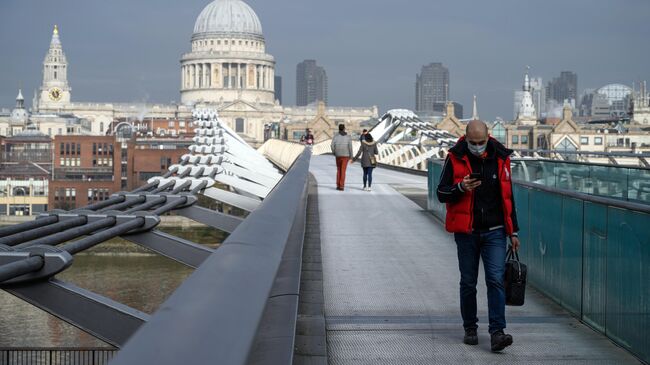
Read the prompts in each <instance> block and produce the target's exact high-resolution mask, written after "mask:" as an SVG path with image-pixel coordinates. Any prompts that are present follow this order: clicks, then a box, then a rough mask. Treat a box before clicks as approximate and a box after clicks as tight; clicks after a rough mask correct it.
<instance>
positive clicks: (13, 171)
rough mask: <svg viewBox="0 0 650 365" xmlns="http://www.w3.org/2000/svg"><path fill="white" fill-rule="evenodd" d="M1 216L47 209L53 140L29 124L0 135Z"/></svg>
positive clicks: (36, 212)
mask: <svg viewBox="0 0 650 365" xmlns="http://www.w3.org/2000/svg"><path fill="white" fill-rule="evenodd" d="M0 147H1V151H0V158H1V160H0V216H23V215H34V214H39V213H43V212H45V211H47V210H48V201H47V193H48V186H49V182H48V179H49V177H50V173H51V169H52V140H51V139H50V138H49V137H48V136H46V135H44V134H43V133H40V132H39V131H38V130H36V128H35V126H33V125H28V127H27V129H25V130H23V131H20V132H17V133H16V134H15V135H13V136H11V137H6V138H5V137H0Z"/></svg>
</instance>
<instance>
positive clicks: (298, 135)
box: [293, 131, 305, 140]
mask: <svg viewBox="0 0 650 365" xmlns="http://www.w3.org/2000/svg"><path fill="white" fill-rule="evenodd" d="M304 133H305V132H303V131H293V139H294V140H299V139H300V138H302V136H303V134H304Z"/></svg>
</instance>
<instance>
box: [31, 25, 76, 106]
mask: <svg viewBox="0 0 650 365" xmlns="http://www.w3.org/2000/svg"><path fill="white" fill-rule="evenodd" d="M70 91H71V89H70V86H69V85H68V61H67V60H66V58H65V54H64V53H63V48H62V47H61V40H60V39H59V28H58V27H57V26H56V25H55V26H54V31H52V41H51V42H50V49H49V50H48V51H47V55H46V56H45V60H44V61H43V84H42V85H41V88H40V92H39V99H38V106H37V108H38V110H39V111H40V110H43V109H45V110H47V109H59V108H61V107H63V106H64V105H66V104H69V103H70Z"/></svg>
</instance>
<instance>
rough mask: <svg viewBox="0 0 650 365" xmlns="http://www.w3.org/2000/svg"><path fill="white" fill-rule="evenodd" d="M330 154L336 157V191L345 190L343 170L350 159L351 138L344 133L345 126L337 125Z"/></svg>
mask: <svg viewBox="0 0 650 365" xmlns="http://www.w3.org/2000/svg"><path fill="white" fill-rule="evenodd" d="M331 148H332V153H333V154H334V156H335V157H336V190H341V191H342V190H343V189H344V188H345V170H346V169H347V167H348V162H349V161H350V159H351V158H352V138H351V137H350V136H349V135H348V134H347V133H345V124H339V132H338V133H337V134H336V135H335V136H334V138H332V145H331Z"/></svg>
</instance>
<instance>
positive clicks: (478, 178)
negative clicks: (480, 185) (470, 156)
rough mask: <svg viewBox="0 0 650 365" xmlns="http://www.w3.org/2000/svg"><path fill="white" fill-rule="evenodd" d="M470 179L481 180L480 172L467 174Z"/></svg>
mask: <svg viewBox="0 0 650 365" xmlns="http://www.w3.org/2000/svg"><path fill="white" fill-rule="evenodd" d="M469 178H470V179H476V180H481V173H480V172H472V173H471V174H469Z"/></svg>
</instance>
